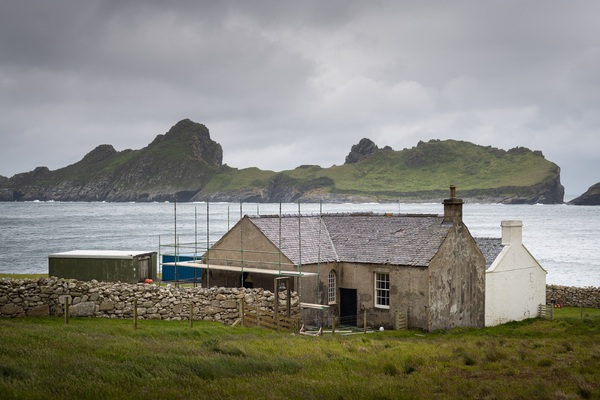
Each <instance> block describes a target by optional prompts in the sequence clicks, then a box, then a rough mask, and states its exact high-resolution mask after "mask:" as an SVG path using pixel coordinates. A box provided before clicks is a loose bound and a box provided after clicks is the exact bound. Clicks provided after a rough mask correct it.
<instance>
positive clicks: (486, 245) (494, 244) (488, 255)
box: [475, 238, 504, 269]
mask: <svg viewBox="0 0 600 400" xmlns="http://www.w3.org/2000/svg"><path fill="white" fill-rule="evenodd" d="M475 241H476V242H477V245H478V246H479V249H480V250H481V252H482V253H483V255H484V257H485V269H488V268H490V266H491V265H492V263H493V262H494V260H495V259H496V258H498V255H499V254H500V252H501V251H502V249H503V248H504V245H503V244H502V239H500V238H475Z"/></svg>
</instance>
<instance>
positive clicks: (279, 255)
mask: <svg viewBox="0 0 600 400" xmlns="http://www.w3.org/2000/svg"><path fill="white" fill-rule="evenodd" d="M278 257H279V275H281V202H279V254H278Z"/></svg>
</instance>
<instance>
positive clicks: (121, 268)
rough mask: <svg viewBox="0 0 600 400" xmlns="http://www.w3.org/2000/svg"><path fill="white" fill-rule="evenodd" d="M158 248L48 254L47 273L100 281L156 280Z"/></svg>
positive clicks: (130, 281) (81, 279) (131, 281)
mask: <svg viewBox="0 0 600 400" xmlns="http://www.w3.org/2000/svg"><path fill="white" fill-rule="evenodd" d="M156 261H157V257H156V252H151V251H119V250H73V251H66V252H63V253H54V254H49V255H48V276H54V277H57V278H65V279H77V280H80V281H91V280H92V279H95V280H97V281H101V282H126V283H137V282H144V281H145V280H146V279H152V280H156V264H157V263H156Z"/></svg>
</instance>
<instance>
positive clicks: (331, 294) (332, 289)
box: [327, 270, 337, 304]
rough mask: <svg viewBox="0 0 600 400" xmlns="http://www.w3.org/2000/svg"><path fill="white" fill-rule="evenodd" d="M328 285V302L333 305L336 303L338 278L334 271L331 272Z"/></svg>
mask: <svg viewBox="0 0 600 400" xmlns="http://www.w3.org/2000/svg"><path fill="white" fill-rule="evenodd" d="M328 283H329V285H328V286H327V301H328V303H329V304H332V303H335V302H336V295H335V294H336V293H337V288H336V276H335V271H334V270H331V271H329V280H328Z"/></svg>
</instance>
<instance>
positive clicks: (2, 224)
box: [0, 201, 600, 287]
mask: <svg viewBox="0 0 600 400" xmlns="http://www.w3.org/2000/svg"><path fill="white" fill-rule="evenodd" d="M347 212H375V213H403V214H422V213H424V214H443V206H442V204H441V202H440V203H414V204H412V203H383V204H380V203H346V204H337V203H336V204H331V203H282V204H279V203H205V202H200V203H105V202H52V201H50V202H42V201H39V202H38V201H35V202H0V273H12V274H38V273H47V272H48V255H49V254H52V253H58V252H64V251H70V250H128V251H144V252H145V251H156V252H158V253H159V254H173V251H174V250H175V249H174V243H177V244H178V246H179V248H180V249H184V250H179V251H178V252H179V253H180V254H181V253H190V254H191V253H197V254H202V253H203V251H204V250H205V249H206V248H207V246H211V245H212V244H213V243H215V242H216V241H217V240H218V239H220V238H221V236H223V234H225V233H226V232H227V231H228V230H229V229H230V228H231V227H233V225H235V223H236V222H237V221H238V220H239V219H240V217H241V216H243V215H246V214H248V215H283V214H286V215H297V214H298V213H300V214H302V215H311V214H319V213H347ZM463 220H464V222H465V224H466V225H467V227H468V228H469V231H470V232H471V234H472V235H473V236H474V237H497V238H499V237H501V228H500V223H501V221H503V220H520V221H522V222H523V243H524V244H525V246H526V247H527V249H528V250H529V251H530V253H531V254H532V255H533V256H534V257H535V258H536V259H537V260H538V262H539V263H540V264H541V265H542V267H543V268H544V269H545V270H546V271H547V272H548V275H547V279H546V281H547V283H548V284H555V285H565V286H578V287H588V286H595V287H600V206H570V205H566V204H560V205H541V204H539V205H505V204H477V203H469V202H466V203H465V204H464V206H463Z"/></svg>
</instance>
